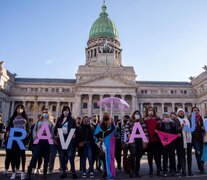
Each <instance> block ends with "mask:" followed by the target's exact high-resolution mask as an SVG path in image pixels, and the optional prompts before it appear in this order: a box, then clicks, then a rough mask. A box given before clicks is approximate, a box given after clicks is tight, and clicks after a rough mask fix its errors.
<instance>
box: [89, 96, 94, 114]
mask: <svg viewBox="0 0 207 180" xmlns="http://www.w3.org/2000/svg"><path fill="white" fill-rule="evenodd" d="M92 98H93V95H92V94H89V95H88V117H92V109H93V105H92Z"/></svg>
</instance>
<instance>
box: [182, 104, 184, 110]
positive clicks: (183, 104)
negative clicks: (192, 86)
mask: <svg viewBox="0 0 207 180" xmlns="http://www.w3.org/2000/svg"><path fill="white" fill-rule="evenodd" d="M182 109H183V110H184V111H185V104H184V103H182Z"/></svg>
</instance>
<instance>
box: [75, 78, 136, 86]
mask: <svg viewBox="0 0 207 180" xmlns="http://www.w3.org/2000/svg"><path fill="white" fill-rule="evenodd" d="M79 85H81V86H94V87H134V86H135V85H136V84H135V83H133V82H129V81H126V80H123V79H118V78H113V77H109V76H108V77H102V78H96V79H91V80H89V81H87V82H82V83H80V84H79Z"/></svg>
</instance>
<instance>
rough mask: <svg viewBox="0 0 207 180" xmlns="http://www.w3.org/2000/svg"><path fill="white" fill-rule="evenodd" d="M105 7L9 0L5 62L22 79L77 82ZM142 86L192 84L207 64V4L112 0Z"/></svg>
mask: <svg viewBox="0 0 207 180" xmlns="http://www.w3.org/2000/svg"><path fill="white" fill-rule="evenodd" d="M102 3H103V1H102V0H74V1H72V0H61V1H60V0H35V1H34V0H18V1H17V0H16V1H14V0H1V1H0V60H4V61H5V67H6V68H7V69H8V70H9V71H10V72H12V73H14V72H15V73H17V75H18V77H36V78H39V77H42V78H69V79H73V78H75V73H76V72H77V69H78V66H79V65H83V64H85V47H86V43H87V40H88V36H89V31H90V28H91V26H92V24H93V22H94V21H95V20H96V19H97V18H98V17H99V13H100V12H101V6H102ZM106 6H107V12H108V14H109V17H110V18H111V19H112V20H113V21H114V22H115V24H116V27H117V29H118V32H119V38H120V42H121V47H122V49H123V52H122V63H123V65H124V66H133V67H134V69H135V72H136V74H137V80H153V81H189V79H188V78H189V77H190V76H196V75H198V74H200V73H201V72H203V69H202V67H203V66H204V65H207V49H206V48H207V11H206V9H207V1H206V0H133V1H132V0H127V1H126V0H106Z"/></svg>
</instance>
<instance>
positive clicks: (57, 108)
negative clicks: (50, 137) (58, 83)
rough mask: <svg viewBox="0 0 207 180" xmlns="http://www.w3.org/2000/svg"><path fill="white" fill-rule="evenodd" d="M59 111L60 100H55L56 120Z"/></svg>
mask: <svg viewBox="0 0 207 180" xmlns="http://www.w3.org/2000/svg"><path fill="white" fill-rule="evenodd" d="M59 113H60V101H57V107H56V120H57V118H58V117H59V115H60V114H59Z"/></svg>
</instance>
